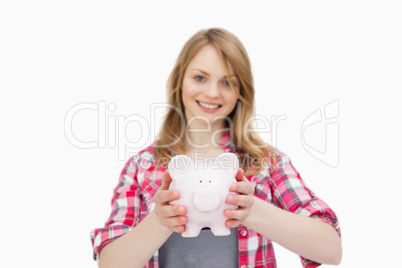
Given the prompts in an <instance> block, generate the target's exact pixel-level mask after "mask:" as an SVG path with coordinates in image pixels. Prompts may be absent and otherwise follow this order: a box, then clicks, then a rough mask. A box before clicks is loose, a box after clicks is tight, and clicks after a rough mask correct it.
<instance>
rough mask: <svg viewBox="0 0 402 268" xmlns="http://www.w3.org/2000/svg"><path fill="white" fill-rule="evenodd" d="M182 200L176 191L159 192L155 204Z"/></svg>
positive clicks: (155, 197)
mask: <svg viewBox="0 0 402 268" xmlns="http://www.w3.org/2000/svg"><path fill="white" fill-rule="evenodd" d="M179 198H180V195H179V193H178V192H177V191H175V190H158V191H157V192H156V194H155V196H154V202H155V203H160V204H167V203H169V202H172V201H174V200H177V199H179Z"/></svg>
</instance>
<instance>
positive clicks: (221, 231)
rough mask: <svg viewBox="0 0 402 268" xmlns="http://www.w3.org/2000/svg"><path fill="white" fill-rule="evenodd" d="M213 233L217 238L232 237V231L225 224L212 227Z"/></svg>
mask: <svg viewBox="0 0 402 268" xmlns="http://www.w3.org/2000/svg"><path fill="white" fill-rule="evenodd" d="M211 232H212V233H213V234H214V235H215V236H224V235H230V229H229V228H227V227H226V226H225V223H224V224H218V225H215V226H211Z"/></svg>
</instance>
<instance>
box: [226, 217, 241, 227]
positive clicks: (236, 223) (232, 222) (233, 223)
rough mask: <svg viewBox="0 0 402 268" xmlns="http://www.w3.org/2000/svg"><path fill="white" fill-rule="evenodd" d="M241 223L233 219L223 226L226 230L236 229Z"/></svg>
mask: <svg viewBox="0 0 402 268" xmlns="http://www.w3.org/2000/svg"><path fill="white" fill-rule="evenodd" d="M242 222H243V221H241V220H235V219H229V220H227V221H226V223H225V225H226V227H227V228H236V227H238V226H239V225H240V224H241V223H242Z"/></svg>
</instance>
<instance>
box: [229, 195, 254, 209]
mask: <svg viewBox="0 0 402 268" xmlns="http://www.w3.org/2000/svg"><path fill="white" fill-rule="evenodd" d="M226 203H227V204H232V205H235V206H239V207H251V206H252V205H253V204H254V198H253V196H252V195H237V194H232V195H229V196H228V197H227V198H226Z"/></svg>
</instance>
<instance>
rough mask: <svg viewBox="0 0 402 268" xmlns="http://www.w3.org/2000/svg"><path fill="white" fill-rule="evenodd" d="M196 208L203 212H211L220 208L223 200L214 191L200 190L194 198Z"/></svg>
mask: <svg viewBox="0 0 402 268" xmlns="http://www.w3.org/2000/svg"><path fill="white" fill-rule="evenodd" d="M193 203H194V207H195V208H196V209H197V210H199V211H202V212H210V211H214V210H216V209H218V208H219V205H220V204H221V198H220V195H219V193H218V191H216V190H214V189H200V190H198V191H196V192H195V193H194V196H193Z"/></svg>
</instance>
